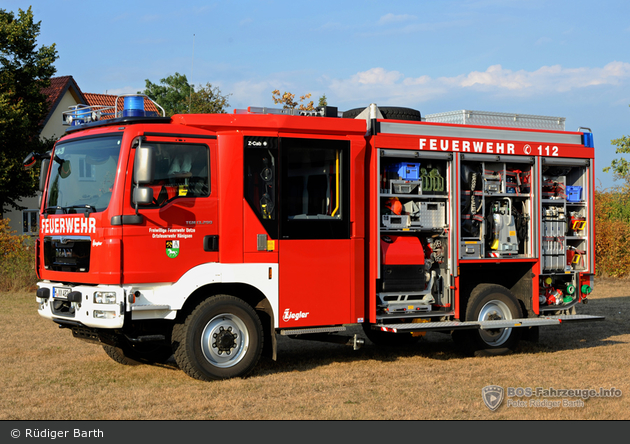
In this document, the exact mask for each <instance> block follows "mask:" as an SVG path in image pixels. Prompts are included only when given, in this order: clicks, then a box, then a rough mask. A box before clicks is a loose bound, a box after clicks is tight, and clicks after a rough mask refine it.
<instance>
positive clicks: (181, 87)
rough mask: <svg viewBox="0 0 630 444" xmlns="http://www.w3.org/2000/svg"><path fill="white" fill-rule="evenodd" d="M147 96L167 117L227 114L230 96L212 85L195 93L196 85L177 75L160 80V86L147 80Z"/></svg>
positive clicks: (145, 91) (181, 75) (183, 76)
mask: <svg viewBox="0 0 630 444" xmlns="http://www.w3.org/2000/svg"><path fill="white" fill-rule="evenodd" d="M143 94H146V95H147V96H149V97H150V98H151V99H153V100H155V101H156V102H157V103H158V104H159V105H160V106H161V107H162V108H164V111H165V112H166V115H167V116H169V117H170V116H173V115H175V114H184V113H192V114H200V113H203V114H206V113H225V112H226V108H228V107H229V106H230V104H229V103H228V97H229V96H230V95H229V94H228V95H223V94H222V93H221V90H220V89H219V88H218V87H213V86H212V85H211V84H210V83H206V86H204V87H201V88H200V89H199V90H198V91H195V87H194V85H191V84H190V83H188V79H187V78H186V75H185V74H180V73H177V72H176V73H175V74H173V75H172V76H168V77H166V78H164V79H161V80H160V83H159V84H155V83H152V82H151V81H150V80H149V79H146V80H145V90H144V92H143Z"/></svg>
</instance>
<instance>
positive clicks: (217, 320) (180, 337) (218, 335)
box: [172, 295, 263, 381]
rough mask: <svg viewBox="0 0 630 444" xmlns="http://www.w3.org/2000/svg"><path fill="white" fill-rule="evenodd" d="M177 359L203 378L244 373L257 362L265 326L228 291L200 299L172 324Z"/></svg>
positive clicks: (247, 305)
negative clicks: (187, 313)
mask: <svg viewBox="0 0 630 444" xmlns="http://www.w3.org/2000/svg"><path fill="white" fill-rule="evenodd" d="M172 340H173V351H174V355H175V361H176V362H177V364H178V365H179V367H180V368H181V369H182V370H183V371H184V372H185V373H186V374H187V375H189V376H191V377H193V378H195V379H200V380H204V381H210V380H216V379H228V378H234V377H239V376H244V375H246V374H247V373H249V372H250V371H251V370H252V369H253V368H254V366H255V365H256V364H257V363H258V360H259V359H260V355H261V353H262V346H263V328H262V323H261V322H260V319H259V318H258V316H257V315H256V311H255V310H254V309H253V308H252V307H251V306H250V305H249V304H247V303H246V302H244V301H243V300H241V299H238V298H236V297H234V296H229V295H218V296H213V297H211V298H209V299H206V300H205V301H203V302H201V303H200V304H199V305H198V306H197V307H196V308H195V309H194V310H193V311H192V313H190V315H189V316H188V317H187V318H186V320H185V321H184V322H183V323H180V324H177V325H175V327H174V328H173V335H172Z"/></svg>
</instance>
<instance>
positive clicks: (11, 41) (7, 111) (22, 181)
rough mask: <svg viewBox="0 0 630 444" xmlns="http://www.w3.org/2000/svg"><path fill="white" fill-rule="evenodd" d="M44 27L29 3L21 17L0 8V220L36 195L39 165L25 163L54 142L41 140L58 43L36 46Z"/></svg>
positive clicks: (20, 12) (20, 13) (21, 12)
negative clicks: (26, 166) (28, 167)
mask: <svg viewBox="0 0 630 444" xmlns="http://www.w3.org/2000/svg"><path fill="white" fill-rule="evenodd" d="M40 25H41V22H34V21H33V12H32V11H31V8H30V7H29V8H28V10H27V11H23V10H22V9H20V10H19V12H18V15H17V17H16V16H15V15H14V14H13V13H12V12H7V11H5V10H4V9H0V165H2V168H0V218H1V217H2V214H3V212H4V210H5V207H11V208H14V209H18V210H19V209H23V207H21V206H20V205H19V204H18V203H17V202H18V201H19V199H20V198H22V197H32V196H34V195H35V192H36V190H37V177H38V175H39V169H38V168H33V169H31V170H29V171H24V168H23V167H22V161H23V160H24V158H25V157H26V155H27V154H28V153H29V152H31V151H40V150H42V149H45V148H46V147H48V146H49V145H50V141H44V142H41V141H40V140H39V134H40V132H41V130H42V124H43V120H44V118H45V117H46V115H47V114H48V109H49V105H48V104H47V102H46V96H45V95H44V94H42V92H41V90H42V88H45V87H47V86H49V85H50V77H52V76H53V75H54V74H55V72H56V69H55V67H54V66H53V64H54V62H55V60H56V59H57V50H56V49H55V44H54V43H53V44H52V45H50V46H41V47H39V48H37V42H36V41H37V37H38V36H39V33H40V31H39V30H40ZM40 152H41V151H40ZM7 209H8V208H7Z"/></svg>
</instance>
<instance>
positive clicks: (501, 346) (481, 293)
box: [453, 284, 523, 355]
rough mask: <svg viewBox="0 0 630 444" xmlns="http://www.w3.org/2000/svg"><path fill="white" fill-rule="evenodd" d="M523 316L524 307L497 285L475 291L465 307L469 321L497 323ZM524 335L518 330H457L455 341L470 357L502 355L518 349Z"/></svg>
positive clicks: (484, 285) (454, 336) (506, 290)
mask: <svg viewBox="0 0 630 444" xmlns="http://www.w3.org/2000/svg"><path fill="white" fill-rule="evenodd" d="M522 316H523V313H522V311H521V307H520V305H519V303H518V301H517V300H516V298H515V297H514V295H513V294H512V292H510V291H509V290H508V289H507V288H505V287H502V286H500V285H494V284H481V285H478V286H477V287H475V289H474V290H473V291H472V293H471V294H470V298H469V299H468V305H467V307H466V321H498V320H509V319H518V318H521V317H522ZM521 333H522V332H521V330H520V329H519V328H496V329H489V330H485V329H479V330H457V331H455V332H454V333H453V339H454V340H455V341H456V342H457V343H458V344H459V345H460V346H462V347H463V348H464V351H466V352H467V353H469V354H489V355H500V354H505V353H509V352H510V351H513V350H514V349H515V348H516V346H517V345H518V342H519V340H520V337H521Z"/></svg>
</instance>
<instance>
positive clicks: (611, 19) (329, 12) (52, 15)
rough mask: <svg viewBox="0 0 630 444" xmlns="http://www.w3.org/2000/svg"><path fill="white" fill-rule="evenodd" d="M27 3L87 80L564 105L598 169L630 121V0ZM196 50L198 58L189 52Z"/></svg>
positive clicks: (434, 106) (420, 104)
mask: <svg viewBox="0 0 630 444" xmlns="http://www.w3.org/2000/svg"><path fill="white" fill-rule="evenodd" d="M2 3H3V5H2V6H0V7H1V8H3V9H5V10H8V11H13V12H17V10H18V8H22V9H27V8H28V6H29V5H32V7H33V12H34V14H35V19H36V20H37V21H41V34H40V36H39V39H38V43H39V44H45V45H49V44H51V43H55V44H56V45H57V50H58V53H59V59H58V61H57V62H56V67H57V74H56V75H72V76H73V77H74V79H75V80H76V82H77V83H78V85H79V87H80V88H81V89H82V91H83V92H91V93H105V92H107V93H109V94H116V93H129V92H137V91H141V90H143V89H144V87H145V79H149V80H151V81H152V82H154V83H157V82H159V80H160V79H162V78H164V77H167V76H169V75H172V74H174V73H175V72H179V73H181V74H185V75H186V76H187V77H188V79H189V81H191V82H192V83H194V84H195V85H205V84H206V83H211V84H212V85H213V86H218V87H219V88H220V89H221V91H222V92H223V93H224V94H231V95H230V99H229V102H230V106H231V108H245V107H247V106H273V101H272V99H271V97H272V95H271V91H273V90H274V89H280V90H281V91H290V92H293V93H296V94H297V95H301V94H305V93H312V94H313V97H314V98H316V99H317V98H318V97H320V96H321V95H323V94H325V95H326V97H327V98H328V103H329V105H333V106H338V107H339V109H340V110H345V109H350V108H355V107H361V106H367V105H369V104H370V103H377V104H379V105H381V106H387V105H389V106H408V107H412V108H415V109H419V110H420V111H421V112H422V113H423V114H431V113H437V112H443V111H453V110H460V109H469V110H481V111H497V112H512V113H521V114H538V115H548V116H558V117H565V118H566V119H567V120H566V129H567V130H577V128H578V127H580V126H583V127H589V128H591V129H592V130H593V133H594V137H595V145H596V179H597V181H598V182H599V184H600V186H602V187H610V186H613V185H615V184H617V182H613V180H612V176H611V175H610V174H604V173H603V172H602V171H601V170H602V168H603V167H604V166H607V165H609V164H610V162H611V160H612V159H614V158H615V157H618V156H617V155H615V153H614V150H615V147H614V146H612V145H611V143H610V140H611V139H614V138H618V137H621V136H622V135H624V134H625V135H628V134H630V107H629V105H630V43H629V42H630V22H628V17H629V16H630V2H628V1H625V0H619V1H606V0H600V1H599V2H595V3H594V2H592V1H591V2H587V1H582V0H571V1H564V0H560V1H542V0H516V1H512V0H452V1H449V0H443V1H436V0H433V1H426V0H415V1H411V0H404V1H403V0H401V1H396V0H389V1H387V2H384V1H372V0H362V1H348V0H344V1H339V0H338V1H328V0H320V1H313V0H309V1H301V0H293V1H287V0H267V1H264V0H260V1H254V0H241V1H236V0H233V1H232V0H221V1H216V2H213V1H197V0H183V1H180V2H173V1H160V0H152V1H144V0H127V1H119V0H108V1H106V2H87V1H84V2H78V1H66V0H55V1H51V0H34V1H31V2H24V1H13V0H4V1H3V2H2ZM193 55H194V57H193Z"/></svg>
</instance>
